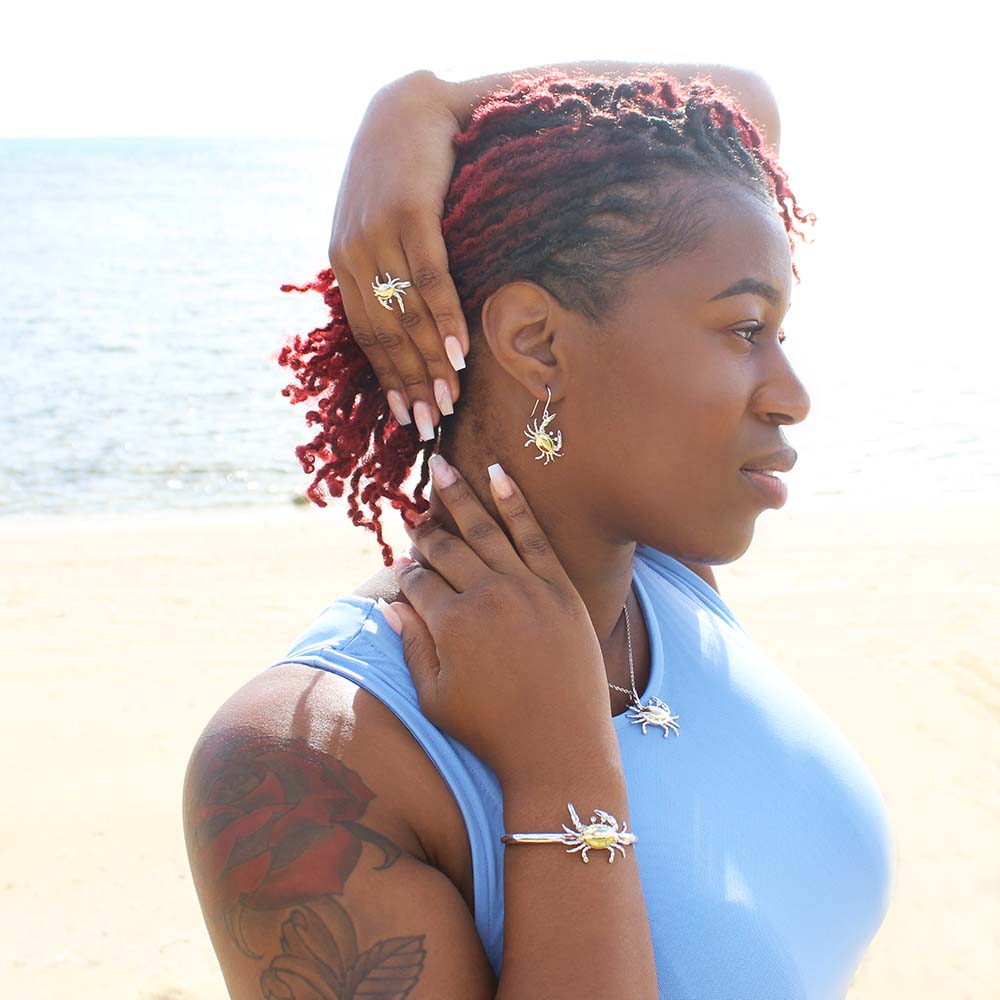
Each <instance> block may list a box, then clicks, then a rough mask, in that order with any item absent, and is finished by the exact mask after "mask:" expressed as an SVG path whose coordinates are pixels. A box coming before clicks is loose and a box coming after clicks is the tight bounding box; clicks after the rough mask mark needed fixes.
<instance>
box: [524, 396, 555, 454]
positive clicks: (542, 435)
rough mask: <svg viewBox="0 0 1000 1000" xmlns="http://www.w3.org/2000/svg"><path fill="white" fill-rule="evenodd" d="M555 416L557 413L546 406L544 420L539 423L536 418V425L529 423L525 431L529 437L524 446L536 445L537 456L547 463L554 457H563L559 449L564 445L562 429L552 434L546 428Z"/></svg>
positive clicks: (525, 434)
mask: <svg viewBox="0 0 1000 1000" xmlns="http://www.w3.org/2000/svg"><path fill="white" fill-rule="evenodd" d="M555 418H556V415H555V414H554V413H549V412H548V407H546V412H545V416H544V417H543V418H542V422H541V423H539V422H538V421H537V420H536V421H535V423H534V425H532V424H528V425H527V429H526V430H525V432H524V436H525V437H526V438H527V439H528V440H527V441H525V442H524V447H525V448H528V447H530V446H531V445H534V446H535V447H536V448H537V449H538V454H537V455H536V456H535V458H536V459H541V458H544V459H545V464H546V465H548V464H549V462H551V461H553V460H554V459H557V458H562V452H561V451H560V450H559V449H560V448H561V447H562V431H556V432H555V434H554V435H552V434H549V433H548V432H547V431H546V430H545V428H546V427H548V425H549V424H550V423H552V421H553V420H555Z"/></svg>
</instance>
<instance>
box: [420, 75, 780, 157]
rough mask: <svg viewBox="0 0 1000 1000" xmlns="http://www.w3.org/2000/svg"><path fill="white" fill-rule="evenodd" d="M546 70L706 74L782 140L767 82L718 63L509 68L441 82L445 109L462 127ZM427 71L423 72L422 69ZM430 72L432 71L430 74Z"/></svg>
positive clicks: (773, 141)
mask: <svg viewBox="0 0 1000 1000" xmlns="http://www.w3.org/2000/svg"><path fill="white" fill-rule="evenodd" d="M547 69H560V70H563V71H565V72H566V73H571V74H572V73H583V74H586V75H588V76H604V77H610V78H612V79H615V78H624V77H626V76H629V75H631V74H633V73H643V72H650V71H654V70H659V71H665V72H667V73H669V74H670V75H671V76H675V77H677V79H678V80H680V81H681V83H689V82H690V81H691V80H692V79H693V78H694V77H696V76H707V77H708V78H709V79H711V81H712V82H713V83H715V84H717V85H718V86H721V87H725V88H726V89H727V90H729V91H731V92H732V93H733V95H734V96H735V97H736V98H737V100H739V102H740V104H742V105H743V107H744V109H745V110H746V111H747V113H748V114H749V115H750V117H751V118H753V120H754V121H755V122H756V123H757V124H758V125H759V126H760V127H761V129H762V130H763V132H764V137H765V138H766V139H767V141H768V143H769V144H770V145H771V146H773V147H774V150H775V152H777V150H778V143H779V141H780V139H781V120H780V118H779V115H778V104H777V101H776V100H775V97H774V94H773V93H772V91H771V88H770V86H768V83H767V81H766V80H765V79H764V78H763V77H762V76H761V75H760V74H759V73H755V72H754V71H753V70H749V69H740V68H738V67H736V66H723V65H721V64H719V63H631V62H607V61H604V60H596V61H584V62H575V63H553V64H546V65H544V66H530V67H526V68H525V69H520V70H511V71H510V72H507V73H498V74H496V75H493V76H480V77H476V78H475V79H473V80H461V81H458V82H454V83H448V82H447V81H443V80H442V81H439V82H440V83H441V84H444V88H445V89H444V93H445V94H446V97H445V100H446V101H447V104H448V109H449V110H450V111H451V113H452V114H453V115H454V116H455V118H456V120H457V121H458V123H459V124H460V125H461V126H462V127H463V128H464V127H465V126H466V125H467V124H468V121H469V118H470V117H471V115H472V109H473V108H474V107H475V106H476V105H477V104H479V102H480V101H482V99H483V98H484V97H486V95H487V94H490V93H492V92H493V91H495V90H500V89H503V88H505V87H509V86H511V84H513V82H514V80H515V79H516V78H517V77H518V76H521V75H523V74H525V73H530V74H536V73H541V72H544V71H545V70H547ZM424 72H426V71H424ZM432 75H433V74H432Z"/></svg>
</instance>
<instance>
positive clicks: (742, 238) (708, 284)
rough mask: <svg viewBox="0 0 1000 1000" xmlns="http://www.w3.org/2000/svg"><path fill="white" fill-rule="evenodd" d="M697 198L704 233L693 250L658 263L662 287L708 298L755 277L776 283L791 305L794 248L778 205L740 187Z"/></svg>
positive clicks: (700, 299) (694, 298)
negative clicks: (661, 263)
mask: <svg viewBox="0 0 1000 1000" xmlns="http://www.w3.org/2000/svg"><path fill="white" fill-rule="evenodd" d="M698 200H699V205H698V209H697V211H698V213H699V215H700V216H701V217H702V218H703V220H704V222H705V225H706V228H705V235H704V236H703V238H702V240H701V241H700V243H699V245H698V247H697V249H696V250H694V251H693V252H692V253H690V254H686V255H684V256H682V257H678V258H676V259H675V260H672V261H669V262H668V263H667V264H664V265H662V267H659V268H656V270H657V271H658V272H659V274H658V276H657V277H658V280H657V282H656V284H657V285H658V286H659V288H660V289H661V290H665V289H669V291H670V292H671V294H672V295H677V296H679V297H682V298H684V299H689V300H692V301H697V302H705V301H707V300H709V299H711V298H712V297H713V296H714V295H717V294H718V293H719V292H720V291H722V290H723V289H726V288H728V287H729V286H730V285H733V284H735V283H736V282H738V281H742V280H743V279H744V278H753V279H757V280H759V281H765V282H767V283H768V284H771V285H773V286H774V287H775V288H777V289H778V291H779V292H780V293H781V295H782V299H783V302H784V303H785V305H787V304H788V301H789V296H790V295H791V289H792V254H791V247H790V245H789V242H788V234H787V232H786V230H785V226H784V223H783V222H782V219H781V216H780V215H779V214H778V209H777V207H776V206H775V205H769V204H767V203H766V202H764V201H762V200H761V199H760V198H758V197H757V196H755V195H754V194H752V193H751V192H749V191H743V190H741V189H739V188H736V187H726V188H716V189H713V190H709V191H706V192H703V193H702V194H700V195H699V199H698Z"/></svg>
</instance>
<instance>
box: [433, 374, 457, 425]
mask: <svg viewBox="0 0 1000 1000" xmlns="http://www.w3.org/2000/svg"><path fill="white" fill-rule="evenodd" d="M434 398H435V399H436V400H437V404H438V408H439V409H440V410H441V412H442V413H445V414H447V415H449V416H450V415H451V414H452V413H454V412H455V407H454V405H453V404H452V401H451V389H449V388H448V383H447V382H445V380H444V379H443V378H436V379H434Z"/></svg>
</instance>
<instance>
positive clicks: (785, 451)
mask: <svg viewBox="0 0 1000 1000" xmlns="http://www.w3.org/2000/svg"><path fill="white" fill-rule="evenodd" d="M798 457H799V456H798V453H797V452H796V451H795V449H794V448H779V449H778V450H777V451H773V452H771V454H770V455H764V456H762V457H760V458H752V459H750V461H749V462H747V463H746V464H744V465H742V466H741V467H740V471H741V472H764V473H772V472H791V471H792V468H793V466H794V465H795V463H796V461H798ZM773 478H775V479H776V478H777V476H775V477H773Z"/></svg>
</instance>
